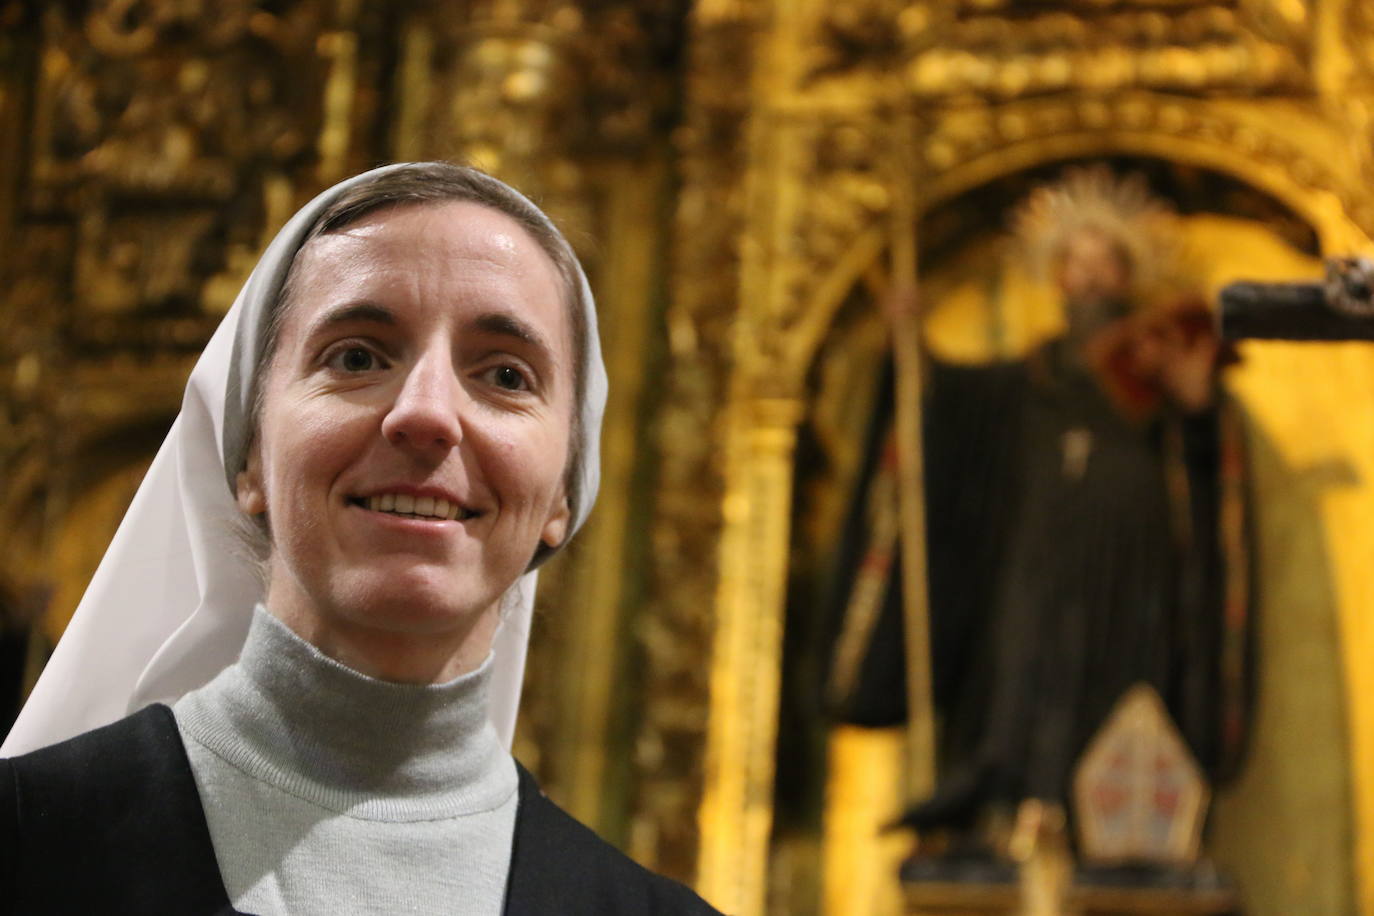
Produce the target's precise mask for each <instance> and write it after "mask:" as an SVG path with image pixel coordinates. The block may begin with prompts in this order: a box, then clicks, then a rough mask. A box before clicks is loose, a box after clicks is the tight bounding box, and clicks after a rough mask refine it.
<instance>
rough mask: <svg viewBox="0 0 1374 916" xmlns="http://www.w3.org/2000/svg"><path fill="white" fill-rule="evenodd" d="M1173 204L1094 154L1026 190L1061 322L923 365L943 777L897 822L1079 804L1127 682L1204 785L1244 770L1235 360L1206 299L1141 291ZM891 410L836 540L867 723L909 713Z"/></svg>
mask: <svg viewBox="0 0 1374 916" xmlns="http://www.w3.org/2000/svg"><path fill="white" fill-rule="evenodd" d="M1167 215H1168V214H1167V213H1165V212H1164V208H1163V205H1162V204H1161V203H1160V202H1159V201H1158V200H1157V199H1155V198H1152V197H1151V196H1150V195H1149V194H1148V192H1147V191H1145V189H1144V186H1143V182H1133V181H1126V182H1122V181H1120V180H1118V179H1116V178H1115V177H1114V176H1112V175H1111V174H1110V173H1109V172H1106V171H1105V170H1104V169H1088V170H1079V171H1077V172H1070V173H1068V174H1067V175H1066V177H1065V179H1064V180H1063V181H1062V182H1061V183H1060V184H1059V185H1057V186H1051V187H1049V188H1042V189H1040V190H1039V191H1038V192H1036V194H1033V195H1032V197H1031V198H1030V199H1029V201H1028V203H1026V204H1025V205H1023V206H1022V208H1021V210H1020V212H1019V215H1018V219H1017V228H1018V234H1019V235H1020V236H1021V238H1022V239H1023V241H1024V242H1025V243H1026V244H1027V246H1028V248H1027V250H1028V251H1030V252H1031V253H1032V256H1034V257H1039V258H1040V261H1041V263H1042V265H1043V269H1044V273H1045V275H1046V279H1047V280H1049V281H1050V282H1051V283H1052V284H1053V285H1054V287H1055V288H1056V289H1057V291H1058V294H1059V296H1060V299H1061V301H1062V304H1063V307H1064V313H1065V324H1064V328H1063V331H1062V332H1061V333H1060V334H1059V335H1058V336H1056V337H1053V338H1052V339H1050V340H1048V341H1047V342H1045V343H1043V344H1042V345H1040V346H1039V347H1038V348H1036V349H1035V350H1033V351H1032V352H1030V353H1029V354H1028V355H1027V356H1026V357H1025V358H1023V359H1021V360H1018V361H1014V362H1002V363H996V364H988V365H978V366H954V365H948V364H942V363H940V362H939V361H938V360H935V359H931V360H930V375H929V380H928V382H927V384H926V400H925V404H924V407H923V423H924V430H925V432H924V438H925V449H926V453H925V466H926V522H927V533H928V543H929V595H930V615H931V616H930V624H931V626H930V638H931V653H930V655H931V658H930V663H931V677H932V686H933V690H934V699H935V705H936V712H937V721H938V722H939V723H940V727H939V731H938V733H937V747H938V755H937V756H938V759H937V761H936V763H937V781H936V788H935V791H934V793H933V794H932V795H931V796H930V797H929V798H926V799H923V800H919V801H918V802H917V803H916V804H915V806H914V807H912V808H911V809H910V810H909V811H908V812H907V815H906V822H907V823H909V824H910V825H912V826H914V827H916V828H917V829H918V830H920V831H923V832H925V833H927V834H928V833H929V832H930V831H933V830H937V829H947V830H950V831H952V832H953V835H955V836H964V837H977V836H984V835H985V831H981V830H975V829H972V828H975V827H978V826H979V825H981V824H985V823H986V822H987V820H988V817H989V815H1001V816H998V817H994V818H993V820H994V822H996V821H1003V822H1004V818H1005V817H1007V816H1010V815H1011V814H1012V813H1013V812H1014V811H1015V809H1016V808H1017V807H1018V806H1019V804H1020V803H1021V802H1022V801H1024V800H1027V799H1041V800H1047V801H1052V802H1056V803H1060V804H1064V805H1065V806H1066V807H1070V813H1072V811H1071V806H1070V785H1071V781H1072V776H1073V772H1074V768H1075V766H1076V765H1077V762H1078V760H1079V758H1080V756H1081V755H1082V753H1083V751H1084V748H1085V746H1086V745H1087V744H1088V742H1089V740H1090V739H1091V738H1092V737H1093V735H1094V734H1095V733H1096V732H1097V731H1098V730H1099V728H1100V727H1101V726H1102V724H1103V722H1104V720H1105V719H1106V717H1107V715H1108V713H1109V712H1110V711H1111V710H1112V708H1113V706H1114V705H1115V704H1116V703H1117V701H1118V700H1119V699H1120V697H1121V696H1122V694H1123V693H1124V692H1125V691H1126V690H1127V689H1128V688H1130V687H1131V686H1132V685H1134V684H1138V683H1141V682H1144V683H1147V684H1150V685H1152V686H1153V687H1154V688H1155V689H1156V690H1157V691H1158V692H1159V694H1160V696H1161V697H1163V698H1164V701H1165V703H1166V705H1167V708H1168V711H1169V713H1170V715H1171V716H1172V718H1173V719H1174V722H1175V723H1176V725H1177V726H1178V728H1179V730H1180V732H1181V733H1182V735H1183V736H1184V738H1185V740H1186V741H1187V743H1188V745H1189V746H1190V748H1191V750H1192V753H1193V754H1194V756H1195V757H1196V758H1197V760H1198V762H1199V763H1200V764H1201V766H1202V769H1203V771H1204V772H1205V773H1206V774H1207V775H1208V777H1209V779H1210V780H1211V781H1212V782H1213V784H1215V783H1216V782H1217V781H1220V780H1223V779H1225V778H1226V777H1227V775H1228V774H1230V773H1232V772H1234V770H1235V769H1236V767H1237V765H1238V762H1239V759H1240V754H1241V750H1242V746H1243V744H1244V737H1245V732H1246V723H1247V717H1248V706H1249V701H1250V695H1251V692H1252V690H1251V683H1250V674H1249V672H1250V668H1251V666H1250V664H1249V662H1248V658H1249V654H1250V643H1251V637H1250V633H1251V630H1252V627H1250V626H1249V623H1248V621H1249V596H1248V588H1249V568H1248V559H1247V541H1248V534H1247V525H1246V506H1245V499H1244V490H1245V486H1244V483H1245V481H1244V473H1245V461H1244V455H1243V451H1242V439H1241V429H1240V425H1239V418H1238V415H1237V412H1236V410H1235V409H1234V406H1233V405H1232V404H1231V403H1230V402H1229V401H1228V400H1227V398H1226V395H1225V394H1224V392H1223V390H1222V388H1221V387H1220V385H1219V384H1218V382H1219V376H1220V373H1221V371H1222V369H1223V367H1224V366H1225V365H1226V364H1227V363H1228V362H1230V361H1232V360H1233V359H1234V357H1233V355H1232V354H1231V353H1230V352H1228V350H1227V349H1226V348H1225V347H1224V346H1223V345H1222V344H1221V343H1220V342H1219V340H1218V339H1217V337H1216V335H1215V333H1214V331H1213V321H1212V317H1211V314H1210V312H1209V310H1208V309H1207V307H1206V304H1205V303H1204V302H1202V301H1201V300H1200V299H1197V298H1189V297H1187V296H1180V295H1177V294H1176V293H1175V294H1174V295H1172V296H1171V297H1166V298H1165V299H1164V300H1163V301H1162V302H1161V301H1154V302H1151V303H1150V304H1149V305H1147V304H1146V303H1145V302H1144V301H1142V300H1143V294H1142V289H1143V288H1144V287H1145V283H1144V279H1145V278H1144V277H1143V276H1142V274H1143V273H1144V272H1146V271H1147V270H1148V269H1150V264H1149V261H1148V259H1149V258H1150V257H1152V252H1151V251H1150V250H1149V249H1148V247H1147V246H1148V244H1150V242H1151V239H1152V238H1153V239H1158V238H1159V236H1158V234H1153V235H1152V233H1151V232H1150V231H1148V230H1149V226H1150V224H1152V223H1153V224H1155V225H1157V224H1158V222H1159V220H1160V219H1162V218H1163V217H1165V216H1167ZM1154 254H1157V252H1155V253H1154ZM897 307H900V304H899V305H898V306H897ZM1011 307H1015V304H1014V303H1013V304H1012V306H1011ZM891 381H892V380H891V379H890V378H888V379H886V380H885V382H884V391H888V390H890V388H891ZM883 403H884V399H882V398H880V407H879V410H878V416H877V417H876V419H875V421H874V423H873V424H872V427H871V429H872V432H871V434H870V440H869V446H868V453H867V454H868V457H867V460H866V466H865V469H864V471H863V474H864V478H863V480H864V484H863V486H861V487H860V489H859V490H858V491H857V492H858V493H859V494H860V496H859V498H858V500H856V503H855V506H854V507H853V511H852V513H851V519H850V523H849V525H848V527H847V528H846V534H845V537H844V539H843V542H842V543H843V547H842V550H841V553H842V557H841V560H840V568H841V574H840V576H839V577H838V578H839V580H840V582H841V583H842V588H841V594H840V595H839V596H837V599H836V600H835V602H834V604H835V607H836V611H837V614H836V616H837V618H838V619H839V623H838V626H837V632H838V637H837V640H836V642H835V650H834V654H833V661H832V669H831V677H830V681H829V689H830V694H831V699H832V701H833V707H834V709H835V711H836V715H837V717H838V718H839V719H840V720H841V721H845V722H848V723H852V724H858V725H871V726H881V725H893V724H897V723H899V722H902V721H904V720H905V718H906V715H907V709H906V696H907V693H906V690H905V665H906V659H905V655H904V652H905V648H904V641H903V633H902V628H903V612H902V588H901V585H900V576H901V569H900V567H899V563H898V562H897V555H898V551H896V550H895V549H894V548H893V543H892V537H894V536H895V532H896V530H897V528H898V526H897V525H896V523H895V521H894V518H895V513H896V512H897V506H896V500H895V499H894V498H893V494H894V493H895V478H896V458H895V454H896V446H897V443H895V441H894V439H893V435H894V432H893V430H894V426H895V424H894V423H893V422H892V410H893V407H892V398H891V396H890V395H888V396H887V397H886V399H885V406H882V405H883ZM881 532H887V533H888V535H889V536H887V537H886V538H885V537H884V536H883V535H882V534H881Z"/></svg>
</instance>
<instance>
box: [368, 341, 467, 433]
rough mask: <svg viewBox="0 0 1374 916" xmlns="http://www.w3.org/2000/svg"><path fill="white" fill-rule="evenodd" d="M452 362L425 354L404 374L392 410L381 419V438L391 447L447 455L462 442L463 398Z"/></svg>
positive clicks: (439, 356) (441, 357) (437, 355)
mask: <svg viewBox="0 0 1374 916" xmlns="http://www.w3.org/2000/svg"><path fill="white" fill-rule="evenodd" d="M465 396H466V395H465V393H464V391H463V388H462V385H460V384H459V382H458V378H457V376H456V375H455V374H454V370H453V365H452V362H451V361H450V360H449V359H448V358H446V357H445V356H442V355H439V354H427V355H426V356H424V357H423V358H421V359H420V360H418V361H417V362H416V363H415V364H414V365H413V366H412V367H411V369H410V371H409V372H408V373H407V374H406V377H405V379H404V381H403V382H402V383H401V389H400V391H399V392H397V395H396V400H395V401H394V402H393V403H392V405H391V409H390V410H388V411H387V414H386V416H385V417H384V418H383V419H382V435H383V436H385V437H386V439H387V441H388V442H390V443H392V444H393V445H398V446H408V447H410V448H413V449H417V450H420V451H427V452H432V451H446V450H448V449H450V448H453V447H454V446H456V445H457V444H458V443H459V442H461V441H462V438H463V423H462V419H461V417H460V416H459V411H460V407H461V401H462V400H463V398H464V397H465Z"/></svg>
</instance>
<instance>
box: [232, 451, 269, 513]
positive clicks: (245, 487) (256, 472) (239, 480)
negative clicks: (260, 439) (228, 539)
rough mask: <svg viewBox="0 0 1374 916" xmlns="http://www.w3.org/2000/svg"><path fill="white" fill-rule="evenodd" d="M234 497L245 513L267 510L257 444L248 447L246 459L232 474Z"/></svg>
mask: <svg viewBox="0 0 1374 916" xmlns="http://www.w3.org/2000/svg"><path fill="white" fill-rule="evenodd" d="M234 499H235V501H236V502H237V503H238V504H239V508H240V509H242V510H243V512H244V514H245V515H262V514H263V513H264V512H266V511H267V494H266V492H265V491H264V490H263V487H262V462H261V461H259V460H258V445H257V443H256V442H254V443H253V444H252V445H250V446H249V447H248V461H247V463H246V465H245V466H244V469H243V470H242V471H239V472H238V474H236V475H235V476H234Z"/></svg>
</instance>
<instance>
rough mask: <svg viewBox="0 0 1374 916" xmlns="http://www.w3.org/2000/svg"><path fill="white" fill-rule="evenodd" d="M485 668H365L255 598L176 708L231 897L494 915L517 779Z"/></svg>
mask: <svg viewBox="0 0 1374 916" xmlns="http://www.w3.org/2000/svg"><path fill="white" fill-rule="evenodd" d="M490 680H491V659H490V658H488V659H487V661H486V663H485V664H484V665H483V666H482V667H481V668H480V669H478V670H477V671H474V672H473V673H471V674H467V675H464V676H462V677H460V678H458V679H457V680H454V681H450V682H449V683H446V684H438V685H434V686H412V685H404V684H392V683H387V682H385V681H378V680H374V679H373V678H369V677H366V676H364V675H362V674H359V673H357V672H356V671H353V670H351V669H349V668H346V667H344V666H343V665H340V664H338V663H337V662H335V661H333V660H331V659H329V658H327V657H325V656H324V655H323V654H321V653H320V652H319V650H317V649H316V648H315V647H314V646H311V645H310V644H309V643H307V642H305V641H304V640H302V639H300V638H299V637H298V636H296V634H295V633H293V632H292V631H291V630H289V629H288V628H287V627H286V626H285V625H284V624H282V623H281V622H280V621H278V620H277V619H276V618H275V617H272V616H271V615H270V614H268V613H267V612H266V611H265V610H263V609H262V608H258V610H257V611H256V612H255V613H254V615H253V622H252V625H251V627H250V629H249V632H248V641H247V643H246V644H245V645H244V648H243V654H242V656H241V657H240V658H239V661H238V663H237V664H235V665H232V666H231V667H229V668H228V669H226V670H225V671H224V672H223V673H221V674H220V675H219V676H218V677H217V678H215V679H214V680H213V681H211V682H210V683H209V684H207V685H206V686H204V687H202V688H201V689H199V690H196V691H194V692H192V693H189V694H187V695H186V696H185V697H183V698H182V699H181V700H180V701H179V702H178V703H177V704H176V706H175V707H174V708H173V712H174V713H175V715H176V720H177V725H178V727H179V728H180V730H181V737H182V741H183V742H184V743H185V745H186V753H187V755H188V756H189V757H190V761H191V770H192V772H193V773H194V774H195V779H196V785H197V787H198V788H199V789H200V797H201V802H202V804H203V805H204V808H205V816H206V820H207V821H208V822H209V826H210V838H211V840H212V841H213V843H214V848H215V858H216V859H217V860H218V863H219V868H220V873H221V874H222V875H223V877H224V884H225V888H226V889H227V890H228V892H229V898H230V900H232V901H233V904H234V906H235V908H237V909H239V910H242V911H244V912H247V913H253V914H257V916H275V914H288V913H289V914H293V916H295V914H311V913H319V914H329V916H335V914H338V913H417V914H431V913H432V914H440V913H443V914H452V913H500V912H501V908H502V903H503V899H504V896H505V887H506V873H507V870H508V869H509V867H510V855H511V842H512V839H513V836H514V830H515V810H516V805H517V793H516V786H517V777H516V772H515V763H514V761H513V760H512V759H511V757H510V754H508V753H507V752H506V751H505V749H504V748H503V747H502V746H501V743H500V741H499V740H498V739H497V737H496V732H495V730H494V729H493V728H492V726H491V724H490V723H489V721H488V719H487V690H488V686H489V682H490Z"/></svg>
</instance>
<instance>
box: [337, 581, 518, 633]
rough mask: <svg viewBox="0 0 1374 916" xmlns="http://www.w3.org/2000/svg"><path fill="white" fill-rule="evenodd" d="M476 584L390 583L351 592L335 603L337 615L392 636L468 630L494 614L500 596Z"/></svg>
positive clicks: (372, 585) (356, 624) (373, 585)
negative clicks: (386, 632)
mask: <svg viewBox="0 0 1374 916" xmlns="http://www.w3.org/2000/svg"><path fill="white" fill-rule="evenodd" d="M489 591H492V590H491V589H483V588H481V587H479V585H478V584H477V583H457V582H447V583H433V582H425V581H413V580H412V581H406V580H405V577H403V578H402V579H401V580H399V581H397V580H392V581H388V582H385V583H374V584H370V585H369V586H367V587H363V588H360V589H357V590H355V591H353V593H352V594H351V595H349V596H348V598H347V599H345V600H343V601H340V602H338V605H337V607H338V612H339V614H340V616H342V617H345V618H346V619H348V620H349V621H350V622H351V623H352V624H354V625H355V626H362V627H367V628H375V629H378V630H386V631H391V632H395V633H398V634H399V633H415V634H438V633H444V632H448V631H451V630H462V631H466V630H470V629H471V628H472V626H473V625H474V624H475V623H476V622H478V621H479V620H480V619H481V617H482V616H483V614H485V613H486V612H488V611H493V612H494V609H495V607H496V606H497V604H498V603H499V599H500V595H499V594H495V595H491V596H488V594H487V593H488V592H489Z"/></svg>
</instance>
